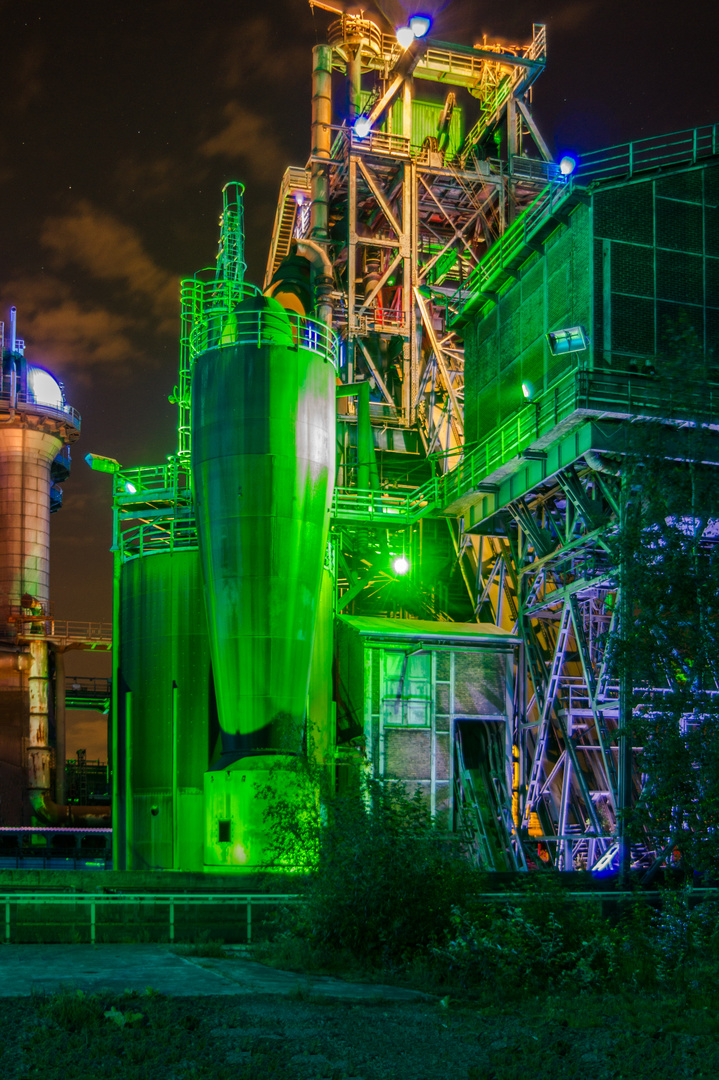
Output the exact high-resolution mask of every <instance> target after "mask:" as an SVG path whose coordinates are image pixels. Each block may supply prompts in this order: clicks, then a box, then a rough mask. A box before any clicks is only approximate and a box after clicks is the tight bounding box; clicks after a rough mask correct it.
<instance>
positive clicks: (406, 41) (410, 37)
mask: <svg viewBox="0 0 719 1080" xmlns="http://www.w3.org/2000/svg"><path fill="white" fill-rule="evenodd" d="M396 36H397V42H398V44H399V45H401V46H402V48H403V49H408V48H409V47H410V45H411V44H412V42H413V41H414V30H413V29H412V27H411V26H400V27H399V29H398V30H397V34H396Z"/></svg>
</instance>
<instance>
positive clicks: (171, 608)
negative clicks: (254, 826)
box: [115, 547, 213, 870]
mask: <svg viewBox="0 0 719 1080" xmlns="http://www.w3.org/2000/svg"><path fill="white" fill-rule="evenodd" d="M119 587H120V611H121V616H120V627H119V630H120V635H119V643H118V644H119V664H118V671H117V679H118V706H119V713H120V716H119V720H120V722H119V724H118V725H117V732H118V740H119V744H120V745H119V746H118V748H117V749H118V751H119V753H117V754H116V758H115V760H116V762H117V765H116V768H117V769H118V770H119V773H120V774H119V775H118V776H117V777H116V784H117V793H118V800H117V803H118V805H117V807H116V810H117V814H116V817H117V821H116V827H117V828H118V829H119V830H121V831H122V832H123V833H124V835H123V836H122V837H121V839H120V849H121V850H123V851H124V852H125V862H126V868H127V869H132V870H157V869H167V870H171V869H175V870H202V866H203V794H202V785H203V774H204V772H205V769H206V768H207V764H208V762H209V760H210V755H211V750H212V748H211V746H210V740H211V737H212V732H211V730H210V728H211V725H210V715H211V713H212V709H213V693H212V686H211V678H212V676H211V671H210V656H209V645H208V637H207V629H206V620H205V603H204V595H203V587H202V574H201V569H200V560H199V553H198V551H197V548H196V547H195V548H194V550H193V549H192V548H190V549H188V550H174V551H150V552H149V553H145V554H143V555H139V556H137V557H134V558H130V559H129V560H128V561H126V562H124V564H123V565H122V567H121V571H120V583H119Z"/></svg>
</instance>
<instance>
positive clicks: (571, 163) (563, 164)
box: [559, 154, 577, 176]
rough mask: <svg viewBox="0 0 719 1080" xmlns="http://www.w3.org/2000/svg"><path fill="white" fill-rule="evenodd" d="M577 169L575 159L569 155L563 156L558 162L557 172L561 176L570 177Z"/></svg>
mask: <svg viewBox="0 0 719 1080" xmlns="http://www.w3.org/2000/svg"><path fill="white" fill-rule="evenodd" d="M576 167H577V159H576V158H575V157H572V156H571V154H565V155H564V157H563V158H562V159H561V161H560V162H559V171H560V173H561V174H562V176H571V175H572V173H573V172H574V170H575V169H576Z"/></svg>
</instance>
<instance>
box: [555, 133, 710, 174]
mask: <svg viewBox="0 0 719 1080" xmlns="http://www.w3.org/2000/svg"><path fill="white" fill-rule="evenodd" d="M717 154H719V124H707V125H705V126H703V127H698V128H687V129H685V130H684V131H674V132H671V133H670V134H669V135H656V136H650V137H649V138H646V139H637V140H635V141H634V142H630V143H622V144H621V145H619V146H610V147H606V148H603V149H601V150H590V151H588V152H587V153H586V154H582V156H581V158H580V160H579V163H578V165H577V169H576V171H575V173H574V176H573V177H572V181H573V182H574V183H578V184H586V183H589V182H593V181H597V180H609V179H615V178H619V177H632V176H633V175H634V174H635V173H636V172H645V171H646V170H647V169H658V168H661V167H662V166H666V165H685V164H687V165H696V163H697V161H699V160H701V159H702V158H707V157H714V156H716V155H717Z"/></svg>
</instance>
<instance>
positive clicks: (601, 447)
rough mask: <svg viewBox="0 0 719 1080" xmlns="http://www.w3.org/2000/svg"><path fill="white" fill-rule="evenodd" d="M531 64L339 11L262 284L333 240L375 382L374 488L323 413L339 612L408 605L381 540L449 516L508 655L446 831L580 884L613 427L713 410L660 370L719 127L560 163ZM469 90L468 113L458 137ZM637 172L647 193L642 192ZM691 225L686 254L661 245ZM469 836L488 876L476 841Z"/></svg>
mask: <svg viewBox="0 0 719 1080" xmlns="http://www.w3.org/2000/svg"><path fill="white" fill-rule="evenodd" d="M317 6H323V5H317ZM328 6H329V7H332V5H328ZM545 51H546V45H545V36H544V28H543V27H538V26H535V27H534V31H533V37H532V42H531V43H530V44H529V45H527V46H518V47H516V48H511V49H509V48H506V47H503V48H500V47H498V46H496V47H495V46H488V45H487V44H486V42H483V43H482V45H480V46H478V47H475V48H473V49H466V48H462V47H460V46H454V45H447V44H444V43H439V42H434V41H431V40H429V41H421V42H416V41H415V42H414V44H413V46H411V47H410V48H409V49H407V50H402V49H401V48H400V47H399V46H398V44H397V42H396V40H395V38H394V37H393V36H392V35H390V34H387V33H384V32H383V31H382V29H381V28H380V27H379V26H377V25H376V24H375V23H373V22H371V21H370V20H367V19H364V18H360V17H359V16H349V15H344V16H342V17H341V18H340V19H339V20H337V21H336V22H334V23H333V24H332V25H331V26H330V27H329V30H328V45H327V46H319V47H317V48H316V49H315V52H314V76H313V141H312V155H311V158H310V161H309V163H308V166H307V168H306V169H305V170H298V169H289V170H288V171H287V173H286V174H285V178H284V181H283V185H282V188H281V192H280V200H279V205H278V211H277V216H276V221H275V230H274V234H273V240H272V245H271V249H270V255H269V260H268V267H267V275H266V281H265V285H266V287H269V286H270V285H271V283H272V281H273V278H274V276H275V275H276V274H277V273H278V272H279V273H280V275H281V273H282V269H281V267H282V261H283V259H285V258H286V257H287V256H288V255H289V254H290V250H291V246H292V241H293V239H294V240H295V241H297V242H299V243H298V250H299V252H300V253H301V252H302V241H303V240H304V239H306V238H312V239H313V240H314V241H315V242H318V243H319V244H321V245H322V246H324V248H325V249H326V250H327V251H328V252H329V254H330V257H331V259H332V263H333V268H334V277H333V283H332V284H333V300H334V306H335V326H336V329H337V330H338V332H339V333H340V335H341V336H342V339H343V342H344V348H345V364H344V367H343V368H342V369H341V375H342V379H343V381H344V382H345V383H346V384H347V386H348V390H349V387H351V386H352V385H355V384H356V383H358V382H359V383H362V382H367V381H370V385H371V400H370V405H369V411H370V416H371V421H372V428H373V438H372V447H373V452H374V454H376V455H378V458H379V462H380V464H379V473H380V480H379V482H376V483H374V484H372V483H368V482H367V479H366V476H367V474H364V476H365V479H364V482H362V481H361V475H362V474H360V472H359V471H358V467H359V466H361V464H362V457H363V454H364V455H365V456H366V454H367V453H368V451H366V450H365V451H364V452H363V451H362V450H361V448H360V445H361V444H360V434H359V430H358V429H360V428H361V422H359V421H360V404H359V399H358V406H357V409H356V410H354V409H353V407H352V405H351V404H350V405H349V407H347V408H345V409H344V415H343V409H342V408H340V410H339V416H338V421H340V424H339V427H340V431H341V432H342V435H341V439H342V440H343V441H342V446H341V447H340V451H341V465H340V473H339V477H338V484H339V486H338V488H337V489H336V492H335V502H334V518H333V520H334V528H335V549H334V553H335V570H336V581H337V599H336V607H335V610H336V612H338V613H339V612H342V611H346V610H353V611H354V612H355V613H365V612H367V613H369V612H374V613H377V612H382V611H385V612H388V613H392V614H395V615H397V614H399V615H401V614H402V613H403V611H402V605H401V603H400V604H399V606H397V603H396V602H394V603H393V602H392V601H391V600H390V599H388V597H389V593H390V589H388V588H387V586H388V585H390V586H391V585H392V581H391V577H392V575H391V574H388V573H387V570H386V565H387V554H388V551H390V550H400V549H401V550H402V551H403V552H405V553H406V554H409V555H410V558H411V557H412V556H414V557H415V558H418V557H419V554H420V545H421V539H420V538H419V537H420V536H421V531H422V528H423V527H424V529H425V535H426V531H427V529H428V528H429V526H430V525H431V524H432V521H433V519H434V520H436V519H442V518H444V520H445V522H446V524H447V525H448V526H449V533H450V535H451V541H452V544H453V551H454V557H455V567H456V568H457V569H458V570H461V577H462V579H463V582H464V585H465V586H466V593H465V596H467V595H468V596H469V597H470V598H471V607H472V609H473V611H474V617H475V618H476V619H477V620H478V621H480V620H482V621H484V622H486V621H487V620H488V619H489V620H491V621H493V622H495V623H496V624H497V625H498V626H501V627H504V628H505V629H506V630H511V631H513V632H515V633H517V634H518V635H519V638H520V641H521V648H520V653H519V661H518V665H517V673H516V682H515V701H514V721H513V725H514V726H513V735H512V741H511V745H508V746H507V750H506V760H505V763H504V767H503V769H500V770H499V773H501V774H502V775H501V776H500V775H495V777H494V780H493V783H494V785H495V787H496V788H497V790H498V791H499V796H498V799H497V800H495V805H494V809H493V810H492V809H490V810H489V811H488V813H489V817H490V818H494V819H495V820H494V821H493V822H492V821H491V820H490V821H488V822H485V823H484V825H482V824H481V823H480V825H478V827H477V828H476V829H473V827H472V824H471V820H470V819H473V818H474V817H476V816H477V815H476V813H475V810H476V808H474V809H473V808H471V807H470V808H469V809H468V810H467V811H466V812H465V815H464V816H465V821H464V822H462V821H458V824H459V826H460V827H464V828H465V830H466V831H468V832H470V833H471V832H473V831H474V832H475V833H476V834H477V835H481V834H482V832H483V830H484V832H486V827H487V826H489V827H491V828H495V829H497V831H498V834H499V836H500V846H503V848H504V853H503V854H504V865H506V866H508V867H524V866H526V865H527V859H528V858H530V859H531V858H534V859H536V858H537V857H538V855H539V857H540V858H542V859H543V860H545V861H548V862H550V863H551V864H552V865H553V866H555V867H557V868H560V869H572V868H575V867H592V866H594V865H595V864H596V863H597V861H598V860H599V859H600V858H602V857H603V856H604V857H608V855H607V853H610V854H611V852H610V849H613V848H614V847H615V846H616V843H617V840H618V838H619V831H620V830H619V825H618V821H619V819H620V817H621V814H620V811H621V810H622V808H623V807H626V806H627V805H628V804H629V802H630V801H631V799H632V798H633V796H634V795H636V794H637V793H638V791H639V790H640V787H641V776H640V774H639V772H638V769H637V765H636V762H635V761H634V759H633V754H632V750H631V747H629V746H628V745H627V744H626V742H623V741H622V737H621V736H620V735H619V734H618V732H620V731H621V730H622V712H621V710H622V708H627V707H628V706H627V705H626V704H624V705H622V703H621V698H622V695H621V693H620V686H619V684H618V682H617V680H616V676H613V675H612V671H611V664H610V662H609V660H610V658H609V657H608V656H607V654H606V641H607V639H608V636H609V635H610V631H611V630H612V629H614V628H615V626H616V621H617V618H618V612H619V610H620V608H621V604H622V599H621V595H620V593H619V591H618V581H619V567H618V566H616V565H615V564H614V562H613V557H612V554H611V544H610V542H609V541H610V538H611V537H612V536H613V535H614V534H616V532H617V530H618V529H620V528H621V526H622V520H623V519H622V514H623V493H622V480H621V476H622V467H621V463H622V460H623V455H625V454H626V448H627V433H628V428H629V427H631V425H633V424H636V423H637V422H638V421H641V420H642V419H653V420H654V421H656V422H658V423H660V425H661V426H662V429H663V430H664V432H665V435H666V440H667V447H668V449H667V453H668V454H671V453H674V454H676V453H681V452H683V451H682V450H681V448H677V447H678V444H676V440H677V439H681V436H680V435H678V434H677V429H681V428H682V427H686V426H687V425H689V426H691V425H697V424H699V425H703V426H708V427H709V429H710V430H711V429H712V427H713V425H714V423H715V422H716V412H715V406H714V403H713V399H711V398H709V399H707V400H704V399H701V400H700V399H699V397H698V395H696V394H695V395H694V399H693V401H691V403H690V404H687V396H686V394H684V395H681V394H677V393H676V390H675V391H674V392H673V391H672V386H671V384H670V383H667V381H666V380H661V379H659V380H657V379H656V378H654V379H652V377H651V376H652V373H653V372H654V367H653V358H654V357H656V356H657V355H658V353H659V351H660V349H661V338H662V334H663V332H664V330H665V328H666V325H667V319H671V318H673V317H674V316H675V315H676V314H677V313H678V312H679V310H680V308H681V310H685V308H683V307H681V305H682V303H683V302H684V301H688V302H689V304H690V307H689V311H690V316H691V317H692V318H693V320H694V324H695V325H696V326H697V327H699V328H700V330H701V333H700V345H701V347H702V348H703V349H705V350H711V348H712V347H713V346H715V345H716V344H717V342H716V341H715V339H714V337H712V333H714V330H713V328H714V327H715V322H716V315H715V314H714V313H713V309H711V304H712V303H713V302H714V299H713V294H712V293H711V290H710V287H709V286H708V285H707V286H706V288H705V290H704V292H702V291H701V289H699V292H701V296H700V295H699V294H698V293H697V295H691V296H690V295H689V292H688V291H687V290H688V289H689V291H691V288H690V287H689V286H688V285H687V283H686V282H687V273H690V274H691V275H693V277H692V280H693V279H694V278H696V280H698V281H700V282H701V281H702V280H713V277H712V274H713V273H714V271H715V264H714V263H713V262H712V257H713V256H712V255H711V252H712V251H713V250H714V248H713V247H712V245H713V244H715V243H716V241H715V239H711V237H710V236H709V233H710V232H711V228H712V227H713V226H712V222H713V219H712V218H711V210H710V205H711V204H710V202H708V201H707V200H709V199H710V197H711V196H710V194H709V192H710V191H713V190H714V187H713V185H714V184H715V180H713V179H712V176H714V175H715V173H712V172H710V171H707V169H706V168H705V167H704V166H705V165H707V164H708V162H704V161H703V159H710V158H712V157H713V156H714V155H716V152H717V132H716V129H715V128H709V129H700V130H697V131H691V132H685V133H678V134H677V135H674V136H668V137H666V138H665V139H655V140H643V141H642V142H639V143H634V144H629V145H627V146H624V147H615V148H612V149H610V150H607V151H603V152H597V153H595V154H589V155H586V156H585V158H584V160H583V162H582V163H581V165H580V168H579V170H578V172H577V174H575V175H574V176H571V177H570V176H565V175H563V174H562V172H561V170H560V169H559V167H558V166H556V165H554V164H553V163H552V162H551V157H550V154H549V153H548V151H547V147H546V145H545V143H544V141H543V140H542V137H541V135H540V133H539V132H538V130H537V128H536V124H535V123H534V121H533V118H532V115H531V111H530V104H529V97H530V87H531V84H532V82H533V80H534V79H535V78H536V76H537V74H539V72H541V70H542V67H543V65H544V61H545ZM441 82H445V83H447V84H449V86H451V87H452V89H451V90H450V91H449V93H447V92H446V90H443V94H442V97H441V98H438V97H437V96H436V93H435V95H434V101H433V102H432V100H429V101H427V102H423V101H421V100H420V93H421V91H420V89H419V87H420V86H422V87H431V84H432V83H434V84H435V86H434V88H433V89H435V91H436V85H437V83H441ZM425 93H426V91H425ZM462 95H464V97H462ZM428 96H429V98H430V99H431V98H432V96H433V95H432V93H431V92H430V93H429V95H428ZM472 99H474V100H475V101H477V102H478V103H479V104H480V106H481V113H480V116H479V119H478V120H477V122H476V123H474V125H473V126H471V122H470V121H468V122H467V124H466V126H460V124H462V125H463V122H464V119H465V113H467V112H468V106H467V101H469V102H470V106H469V108H471V101H472ZM460 102H461V104H460ZM462 110H464V111H462ZM460 118H461V119H460ZM453 125H454V126H453ZM466 129H469V130H468V131H467V133H466V134H465V130H466ZM532 148H533V150H534V153H535V154H536V156H535V157H529V156H527V151H528V149H532ZM656 169H660V170H661V169H663V170H664V172H665V173H666V174H667V175H666V179H662V180H656V179H654V178H649V179H648V176H649V173H650V171H651V170H656ZM682 170H689V171H690V173H691V176H690V178H689V179H688V180H687V179H686V178H684V177H683V174H682V178H680V179H676V176H678V175H679V173H681V171H682ZM697 176H699V177H701V178H702V179H700V180H697V179H696V178H697ZM692 177H693V179H692ZM692 185H694V186H693V187H692ZM697 185H698V187H697ZM702 185H704V186H703V187H702ZM697 191H698V192H699V194H697ZM687 192H689V193H690V194H687ZM692 192H693V194H692ZM702 192H704V194H701V193H702ZM642 200H643V201H642ZM702 200H703V201H702ZM698 207H703V209H702V210H701V211H699V210H697V208H698ZM687 208H689V209H687ZM697 213H699V214H700V217H701V221H702V222H703V224H702V225H701V226H696V223H695V218H696V214H697ZM683 215H684V216H683ZM702 215H703V216H702ZM685 217H686V221H685V224H684V225H682V226H679V225H678V224H677V223H678V222H684V218H685ZM663 228H666V229H670V230H671V237H673V238H674V239H667V236H668V235H669V233H668V232H666V231H665V233H664V238H663V237H662V229H663ZM697 228H699V234H701V235H699V234H698V235H699V239H697V236H693V237H692V238H690V239H687V240H686V243H685V244H684V247H683V244H682V242H681V241H680V240H679V239H678V235H679V232H681V231H682V229H684V231H686V233H687V236H689V234H690V233H691V231H692V230H694V231H696V229H697ZM678 230H679V232H678ZM702 230H703V232H702ZM712 235H713V234H712ZM702 236H703V239H702ZM684 249H686V251H687V252H688V253H689V252H691V253H697V255H698V254H701V253H702V252H703V253H704V256H703V257H704V259H705V261H706V259H707V258H708V259H709V262H708V263H707V264H706V266H707V268H708V269H706V271H705V272H704V271H703V272H702V273H703V274H704V276H703V277H702V273H700V272H699V270H698V269H697V268H696V267H695V266H694V264H693V262H692V259H694V258H695V255H694V254H692V255H691V257H689V256H688V255H687V256H682V255H678V254H674V253H675V252H676V251H678V250H684ZM650 251H651V260H652V266H653V267H654V270H653V272H648V271H647V270H646V269H644V266H645V263H646V262H647V260H648V259H649V258H650V255H649V254H648V253H649V252H650ZM687 259H689V262H692V265H691V269H690V271H687V270H686V268H683V264H682V260H684V261H685V262H686V261H687ZM632 260H634V261H632ZM642 260H643V261H642ZM672 263H674V264H675V265H679V266H680V267H682V272H678V271H677V270H676V269H675V270H674V271H673V270H672V268H671V264H672ZM687 265H688V264H687ZM682 273H683V276H682ZM707 274H708V275H709V278H707ZM697 275H698V277H697ZM640 279H641V280H646V282H647V284H641V285H639V284H637V282H638V281H639V280H640ZM682 281H683V284H682ZM697 288H698V286H697V287H695V288H694V292H695V293H696V289H697ZM637 290H640V293H639V295H637ZM642 290H643V291H642ZM707 290H709V291H707ZM700 308H702V309H703V310H704V312H705V313H706V312H708V314H705V315H704V316H702V317H701V318H700V317H699V316H696V317H694V316H693V315H691V313H692V312H694V313H695V314H696V312H697V311H698V310H699V309H700ZM697 320H698V321H697ZM713 320H714V321H713ZM690 396H691V395H690ZM680 399H681V400H680ZM342 421H344V423H342ZM353 425H356V427H354V426H353ZM354 431H357V435H356V436H355V435H354ZM675 444H676V445H675ZM402 452H404V455H405V457H404V458H402ZM369 454H370V456H372V451H369ZM412 455H414V462H415V465H414V469H413V468H412V465H411V464H409V465H408V462H411V461H412ZM399 461H402V464H403V466H404V472H403V471H402V468H401V467H398V465H397V464H396V463H397V462H399ZM420 463H424V470H423V468H422V465H421V464H420ZM415 478H416V479H415ZM423 478H426V479H425V482H424V484H418V483H417V480H421V479H423ZM413 480H414V483H413ZM446 576H447V575H446V574H445V577H446ZM456 576H457V575H455V577H456ZM430 591H431V596H430V597H429V598H428V604H427V607H426V616H429V615H430V614H431V616H432V617H433V618H439V619H443V618H448V617H456V616H450V615H449V611H448V608H449V607H450V606H451V605H450V604H449V603H448V598H447V590H446V582H445V583H444V586H443V583H442V582H441V581H437V582H434V583H433V586H432V589H431V590H430ZM417 613H418V612H417V610H415V611H414V612H413V614H414V615H417ZM420 614H421V613H420ZM426 616H425V617H426ZM658 689H659V690H660V691H661V688H658ZM463 775H464V773H463V762H462V760H461V746H457V747H456V749H455V759H454V777H455V807H456V808H460V807H462V806H465V807H466V806H467V801H468V800H467V797H466V784H465V785H464V786H463ZM469 801H470V802H471V800H469ZM510 803H511V808H512V812H511V817H512V820H513V827H512V826H511V825H510V827H509V828H507V827H506V807H507V806H508V805H509V804H510ZM486 815H487V808H486V807H485V816H486ZM458 816H459V817H461V816H462V815H461V812H460V813H459V815H458ZM500 818H503V821H500V820H499V819H500ZM476 846H477V855H478V858H479V860H480V861H482V859H483V856H482V854H481V851H482V850H484V851H485V852H486V850H487V845H486V844H482V843H479V842H478V843H477V845H476ZM631 857H632V859H633V860H634V861H635V862H636V863H641V862H647V861H649V862H650V861H651V858H652V853H651V852H648V851H644V850H642V848H641V845H640V846H639V847H638V848H636V849H635V850H634V851H633V853H632V856H631ZM484 861H485V863H486V856H485V859H484Z"/></svg>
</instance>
